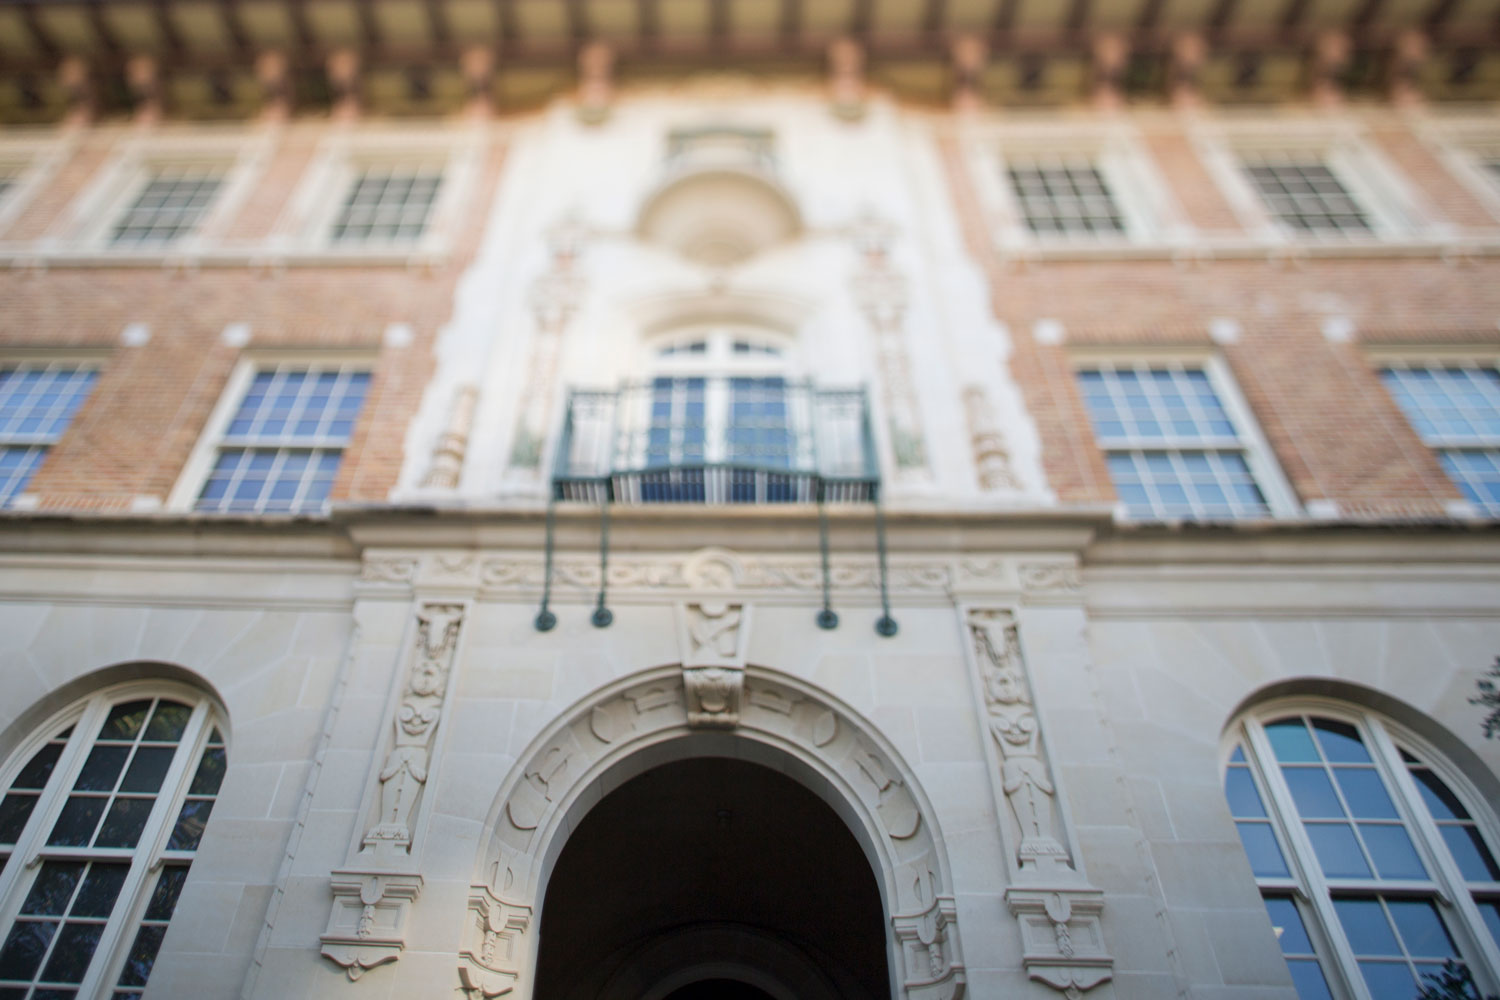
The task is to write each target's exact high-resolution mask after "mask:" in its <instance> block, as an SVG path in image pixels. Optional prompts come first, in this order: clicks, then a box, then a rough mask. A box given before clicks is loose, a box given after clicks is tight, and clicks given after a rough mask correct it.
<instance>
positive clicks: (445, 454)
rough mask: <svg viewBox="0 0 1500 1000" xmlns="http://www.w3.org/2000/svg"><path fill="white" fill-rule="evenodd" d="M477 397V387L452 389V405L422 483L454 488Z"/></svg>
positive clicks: (461, 468)
mask: <svg viewBox="0 0 1500 1000" xmlns="http://www.w3.org/2000/svg"><path fill="white" fill-rule="evenodd" d="M478 401H479V387H478V386H475V385H467V384H466V385H461V386H459V387H458V388H457V389H455V390H453V408H452V409H451V410H449V411H448V424H447V426H446V427H444V428H443V433H441V434H439V435H438V439H437V441H436V443H434V444H433V446H432V464H431V465H430V466H428V468H427V475H426V476H425V477H424V478H423V479H422V485H423V486H435V487H439V488H442V489H453V488H454V487H456V486H458V480H459V477H460V476H461V475H462V474H463V469H464V453H465V452H466V451H467V450H468V447H469V430H470V428H471V427H472V425H473V423H474V406H475V404H476V403H477V402H478Z"/></svg>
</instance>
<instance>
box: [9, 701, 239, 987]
mask: <svg viewBox="0 0 1500 1000" xmlns="http://www.w3.org/2000/svg"><path fill="white" fill-rule="evenodd" d="M225 763H226V756H225V750H224V738H223V735H222V733H221V731H220V729H219V720H218V719H217V718H216V716H215V712H214V710H213V709H212V708H211V706H210V705H209V704H208V702H207V701H206V700H205V699H203V698H202V697H201V696H199V695H195V694H193V693H192V692H191V691H190V689H186V688H182V687H179V686H175V685H159V684H158V685H151V686H142V685H140V684H135V685H130V686H127V687H123V688H115V689H112V690H110V691H106V692H101V693H99V694H96V695H94V696H93V697H91V698H89V699H87V700H86V701H84V702H82V703H80V704H75V705H74V706H73V707H72V708H70V709H69V710H67V711H66V712H64V713H62V714H60V715H58V716H55V717H54V718H53V719H52V720H51V721H50V722H49V723H48V724H47V725H45V726H44V727H42V728H41V730H39V731H38V732H37V733H36V734H35V735H34V736H33V738H32V739H31V740H29V741H28V742H27V743H26V744H24V745H23V746H22V747H21V749H20V752H19V753H17V754H15V756H14V757H13V759H11V760H10V761H8V762H6V765H5V767H4V769H3V770H0V788H4V789H5V796H4V798H3V799H0V930H3V936H0V941H3V943H0V1000H73V998H75V997H77V998H84V997H106V996H107V997H109V998H110V1000H128V998H132V997H137V996H140V995H141V993H142V992H143V991H144V990H145V987H146V980H147V978H148V977H149V976H150V975H151V967H152V965H153V964H154V963H155V961H156V953H157V951H158V949H159V948H160V947H161V942H162V938H163V937H164V936H165V935H166V931H167V921H168V920H170V919H171V917H172V910H173V909H174V908H175V907H176V905H177V898H178V896H179V895H180V894H181V892H182V886H183V883H184V882H185V881H186V879H187V873H188V867H189V866H190V865H191V864H192V860H193V854H194V852H195V851H196V850H197V849H198V843H199V841H200V840H201V839H202V838H203V830H204V824H205V823H207V821H208V816H209V813H210V812H211V811H212V810H213V804H214V798H215V796H216V795H217V794H218V791H219V783H220V782H221V781H222V780H223V777H224V768H225Z"/></svg>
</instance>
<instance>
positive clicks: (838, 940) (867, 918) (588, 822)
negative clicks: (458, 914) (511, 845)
mask: <svg viewBox="0 0 1500 1000" xmlns="http://www.w3.org/2000/svg"><path fill="white" fill-rule="evenodd" d="M536 984H537V986H536V989H537V992H536V995H537V996H538V997H543V998H546V1000H643V998H648V1000H695V998H708V997H713V998H718V1000H770V998H774V997H775V996H777V995H778V994H780V995H784V996H794V997H797V998H798V1000H804V998H805V1000H818V998H830V1000H832V998H837V1000H885V998H888V997H889V996H890V995H891V991H890V979H889V975H888V973H887V954H886V932H885V919H884V907H883V906H882V903H881V897H880V890H879V886H878V884H877V882H876V879H875V874H874V872H873V871H872V869H871V867H870V863H869V861H868V859H867V858H866V855H865V853H864V851H863V850H862V849H861V848H860V846H859V843H858V842H857V841H856V840H855V838H854V835H853V834H852V833H851V832H850V830H849V828H848V827H847V826H846V825H845V824H844V822H843V821H842V820H841V819H840V818H839V817H838V816H837V815H836V814H835V813H834V811H833V810H832V809H831V808H829V806H828V805H827V804H826V803H825V802H823V800H822V799H820V798H818V796H817V795H815V794H814V793H813V792H811V791H810V790H808V789H807V788H806V787H804V786H803V785H801V784H800V783H798V782H797V781H794V780H793V779H791V778H789V777H787V776H786V775H784V774H782V773H780V772H778V771H774V770H772V769H770V768H768V767H764V766H761V765H759V764H752V763H749V762H747V761H743V760H736V759H730V758H723V757H694V758H690V759H687V760H681V761H676V762H673V763H669V764H664V765H661V766H660V767H657V768H654V769H652V770H649V771H647V772H645V773H644V774H641V775H638V776H637V777H635V778H633V779H631V780H630V781H628V782H626V783H625V784H623V785H621V786H620V787H619V788H617V789H615V790H614V791H613V792H610V793H609V794H608V795H606V796H605V797H604V798H603V799H602V800H601V801H600V802H599V803H598V804H597V805H596V806H594V807H593V808H592V809H591V810H589V812H588V813H587V815H585V816H584V818H583V819H582V821H581V822H579V823H578V825H577V828H576V829H575V830H574V832H573V833H572V835H571V836H570V837H569V838H568V841H567V843H566V844H564V846H563V849H562V852H561V854H560V855H559V856H558V859H557V863H556V865H555V866H554V868H553V871H552V875H551V877H550V879H549V882H548V885H547V890H546V896H545V899H544V902H543V906H542V923H541V935H540V953H539V956H538V960H537V979H536ZM762 987H764V988H762Z"/></svg>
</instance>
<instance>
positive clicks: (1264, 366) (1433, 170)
mask: <svg viewBox="0 0 1500 1000" xmlns="http://www.w3.org/2000/svg"><path fill="white" fill-rule="evenodd" d="M1390 132H1391V130H1390V129H1383V130H1382V131H1381V135H1382V139H1381V144H1382V146H1383V147H1384V148H1387V149H1398V150H1400V152H1401V162H1402V163H1403V164H1411V165H1413V167H1414V168H1416V169H1418V171H1419V173H1420V177H1419V178H1418V179H1417V182H1418V183H1420V184H1421V185H1422V190H1424V191H1425V192H1429V193H1431V192H1439V191H1442V190H1446V189H1451V188H1456V187H1457V186H1458V185H1459V181H1458V180H1457V179H1455V178H1452V177H1448V176H1446V175H1445V174H1443V173H1441V170H1442V167H1441V164H1439V163H1438V161H1437V160H1436V159H1435V158H1433V157H1432V156H1430V154H1426V153H1425V151H1424V150H1423V149H1422V148H1421V147H1420V146H1418V145H1417V144H1416V139H1415V138H1414V137H1412V136H1410V135H1405V136H1404V137H1402V138H1392V136H1391V135H1390ZM1151 148H1152V150H1153V151H1154V152H1155V153H1156V154H1157V155H1158V156H1160V157H1161V159H1160V161H1159V162H1158V166H1159V168H1160V169H1161V170H1162V171H1163V173H1164V174H1166V175H1167V176H1168V177H1169V178H1170V179H1171V180H1172V182H1173V186H1174V187H1175V188H1177V190H1178V194H1179V201H1180V202H1182V203H1183V205H1184V207H1185V209H1186V210H1187V211H1188V212H1189V214H1190V215H1191V217H1192V218H1193V220H1194V221H1195V222H1196V223H1198V224H1199V225H1200V226H1208V225H1211V224H1215V223H1217V222H1220V221H1222V220H1223V218H1224V216H1223V211H1224V210H1225V208H1224V206H1221V205H1216V204H1214V198H1212V197H1210V195H1209V193H1208V192H1206V191H1203V190H1201V189H1200V186H1199V185H1198V184H1197V182H1196V181H1192V177H1193V175H1194V174H1195V172H1196V171H1197V170H1198V169H1201V168H1192V167H1190V165H1189V164H1188V162H1187V161H1186V160H1185V159H1184V158H1183V155H1184V154H1186V153H1190V152H1191V150H1190V148H1189V147H1186V145H1185V144H1183V143H1179V141H1178V140H1177V139H1174V138H1172V137H1171V136H1169V135H1156V136H1154V137H1153V138H1152V140H1151ZM944 153H945V161H946V163H947V173H948V177H949V178H950V181H951V183H952V191H953V196H954V198H955V200H956V205H957V208H958V212H959V216H960V218H961V219H962V220H963V222H964V226H965V236H966V239H967V241H968V244H969V247H970V249H971V250H972V251H973V252H974V253H975V255H976V256H977V257H978V258H979V259H980V260H981V261H983V262H984V265H985V267H986V269H987V271H988V273H989V277H990V284H991V298H992V303H993V306H994V311H995V315H996V316H997V317H998V318H999V319H1000V320H1002V321H1003V322H1005V323H1006V324H1007V326H1008V327H1009V328H1010V330H1011V334H1012V337H1013V339H1014V341H1015V352H1014V355H1013V357H1012V361H1011V366H1012V373H1013V375H1014V377H1015V378H1016V380H1017V382H1018V383H1019V385H1020V388H1021V391H1022V393H1023V394H1024V396H1025V400H1026V404H1027V406H1028V408H1029V410H1030V412H1031V414H1032V416H1033V418H1034V419H1035V420H1036V422H1037V427H1038V430H1039V432H1040V435H1041V438H1042V449H1043V462H1044V466H1045V471H1046V474H1047V476H1048V479H1049V482H1050V483H1051V485H1052V487H1053V488H1054V489H1055V490H1056V491H1057V493H1058V495H1059V496H1060V497H1061V498H1062V499H1063V500H1065V501H1071V502H1080V503H1084V502H1092V503H1098V502H1109V501H1112V500H1113V499H1114V492H1113V489H1112V488H1111V486H1110V483H1109V476H1108V474H1107V471H1106V469H1105V467H1104V465H1103V462H1102V458H1101V456H1100V453H1099V449H1098V448H1097V447H1096V446H1095V445H1094V443H1093V437H1092V430H1091V428H1090V426H1089V422H1088V417H1087V414H1086V413H1085V411H1084V408H1083V405H1082V401H1081V399H1080V398H1079V395H1078V392H1077V388H1076V385H1075V384H1074V381H1073V379H1072V377H1071V365H1072V357H1071V354H1072V352H1076V351H1079V350H1080V349H1083V348H1090V347H1092V348H1098V347H1106V348H1119V350H1120V352H1121V353H1122V354H1123V355H1125V356H1129V353H1130V351H1131V350H1132V349H1135V348H1145V347H1157V346H1160V345H1182V346H1184V347H1188V348H1191V349H1192V350H1193V351H1195V352H1209V351H1217V352H1218V353H1219V354H1220V355H1221V356H1222V357H1223V358H1224V359H1225V361H1226V362H1227V364H1228V366H1229V368H1230V370H1231V372H1232V373H1233V375H1234V378H1235V380H1236V382H1237V384H1238V386H1239V388H1240V390H1241V392H1242V394H1243V395H1244V396H1245V398H1246V401H1247V403H1248V404H1249V406H1250V409H1251V411H1252V412H1253V415H1254V417H1255V419H1256V420H1257V421H1258V423H1259V426H1260V428H1261V430H1262V432H1263V433H1264V435H1265V437H1266V438H1267V440H1268V442H1269V444H1270V445H1271V448H1272V450H1273V452H1274V454H1275V457H1276V460H1277V461H1278V463H1279V464H1280V466H1281V469H1282V470H1283V472H1284V473H1285V474H1286V476H1287V479H1288V480H1289V481H1290V483H1291V485H1292V487H1293V489H1294V491H1295V492H1296V494H1297V496H1298V498H1299V499H1300V500H1301V501H1302V502H1304V503H1305V502H1307V501H1309V500H1320V499H1327V500H1333V501H1336V502H1337V503H1338V504H1339V506H1340V508H1341V510H1343V511H1344V512H1345V513H1347V514H1350V515H1353V516H1408V515H1433V514H1441V513H1443V511H1444V509H1445V507H1444V505H1445V504H1446V503H1447V502H1448V501H1451V500H1456V499H1459V497H1460V494H1459V493H1458V491H1457V489H1456V488H1455V487H1454V486H1453V484H1452V483H1451V482H1450V481H1449V480H1448V478H1447V477H1446V476H1445V475H1444V474H1443V472H1442V470H1441V468H1440V467H1439V465H1438V463H1437V461H1436V459H1435V458H1434V456H1433V455H1432V453H1431V451H1430V450H1429V449H1427V448H1426V447H1425V446H1424V445H1423V444H1422V443H1421V442H1420V441H1419V440H1418V438H1417V436H1416V434H1415V433H1414V432H1413V431H1412V430H1411V428H1410V426H1409V425H1408V424H1407V422H1406V419H1405V417H1404V416H1403V415H1402V413H1401V412H1400V410H1399V409H1398V408H1397V407H1396V405H1395V404H1394V402H1392V400H1391V399H1390V396H1389V394H1388V393H1387V392H1386V391H1385V388H1384V386H1383V385H1382V384H1381V382H1380V378H1379V373H1378V370H1377V365H1376V363H1375V361H1373V360H1372V358H1371V357H1370V356H1369V354H1368V353H1367V352H1368V351H1369V350H1370V347H1371V345H1382V344H1385V345H1389V344H1406V343H1428V344H1434V345H1450V344H1474V345H1476V346H1477V347H1480V348H1483V349H1486V350H1491V351H1492V350H1494V349H1495V348H1496V347H1500V331H1497V328H1496V320H1497V318H1500V262H1496V261H1493V260H1490V259H1480V260H1477V261H1468V262H1465V261H1454V262H1449V261H1444V260H1442V259H1437V258H1432V257H1416V256H1414V257H1411V258H1408V259H1399V258H1398V259H1355V258H1343V259H1336V258H1333V259H1330V258H1314V259H1305V260H1301V261H1297V262H1286V261H1276V260H1271V259H1265V258H1260V259H1248V260H1222V261H1210V262H1203V263H1196V264H1185V263H1176V262H1172V261H1169V260H1119V261H1108V262H1103V261H1092V262H1081V261H1072V262H1066V261H1052V262H1033V263H1028V264H1017V263H1014V262H1007V261H1005V260H1003V259H1002V258H1001V257H1000V255H999V254H998V253H997V252H996V251H995V248H994V246H993V244H992V243H991V240H990V236H989V234H988V233H987V232H986V231H985V229H984V226H983V223H982V221H980V220H982V219H983V217H984V215H983V213H982V212H981V211H979V209H978V206H979V201H978V196H977V193H976V190H975V187H974V184H973V179H972V178H971V177H970V176H969V175H968V169H969V168H968V166H967V164H966V162H965V161H964V160H963V159H962V158H961V157H960V156H959V155H958V144H957V141H956V139H949V140H945V143H944ZM1419 154H1420V155H1419ZM1423 157H1425V159H1423ZM1185 178H1186V179H1187V180H1186V181H1185V180H1184V179H1185ZM1189 182H1191V183H1189ZM1462 197H1466V196H1460V195H1457V194H1453V195H1449V196H1446V200H1445V199H1444V198H1439V197H1436V196H1434V197H1433V200H1434V201H1435V202H1439V203H1441V204H1444V205H1447V206H1450V207H1452V206H1462V204H1463V201H1462ZM1455 210H1457V209H1455ZM1331 316H1340V317H1347V318H1348V319H1349V320H1351V321H1352V322H1353V324H1354V329H1355V341H1356V342H1355V343H1350V344H1344V343H1331V342H1330V341H1329V340H1328V339H1327V338H1325V337H1324V335H1323V333H1322V328H1323V324H1324V321H1325V320H1326V319H1327V318H1329V317H1331ZM1042 318H1047V319H1055V320H1057V321H1059V322H1061V323H1062V324H1063V326H1064V328H1065V330H1066V340H1065V343H1064V344H1063V345H1062V346H1051V345H1044V344H1039V343H1037V342H1036V341H1035V339H1034V338H1033V336H1032V329H1033V326H1034V324H1035V322H1036V321H1037V320H1038V319H1042ZM1216 318H1228V319H1232V320H1234V321H1235V322H1236V323H1238V324H1239V326H1240V328H1241V333H1240V336H1239V340H1238V342H1236V343H1233V344H1230V345H1227V346H1223V347H1220V346H1218V345H1215V344H1214V343H1213V341H1212V339H1211V338H1210V336H1209V333H1208V331H1209V326H1210V324H1211V322H1212V321H1213V320H1214V319H1216Z"/></svg>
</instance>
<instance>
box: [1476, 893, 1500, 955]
mask: <svg viewBox="0 0 1500 1000" xmlns="http://www.w3.org/2000/svg"><path fill="white" fill-rule="evenodd" d="M1478 902H1479V912H1480V913H1482V914H1483V915H1484V926H1486V927H1488V928H1489V929H1490V937H1492V938H1494V939H1495V944H1496V945H1500V902H1487V901H1484V900H1480V901H1478Z"/></svg>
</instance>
